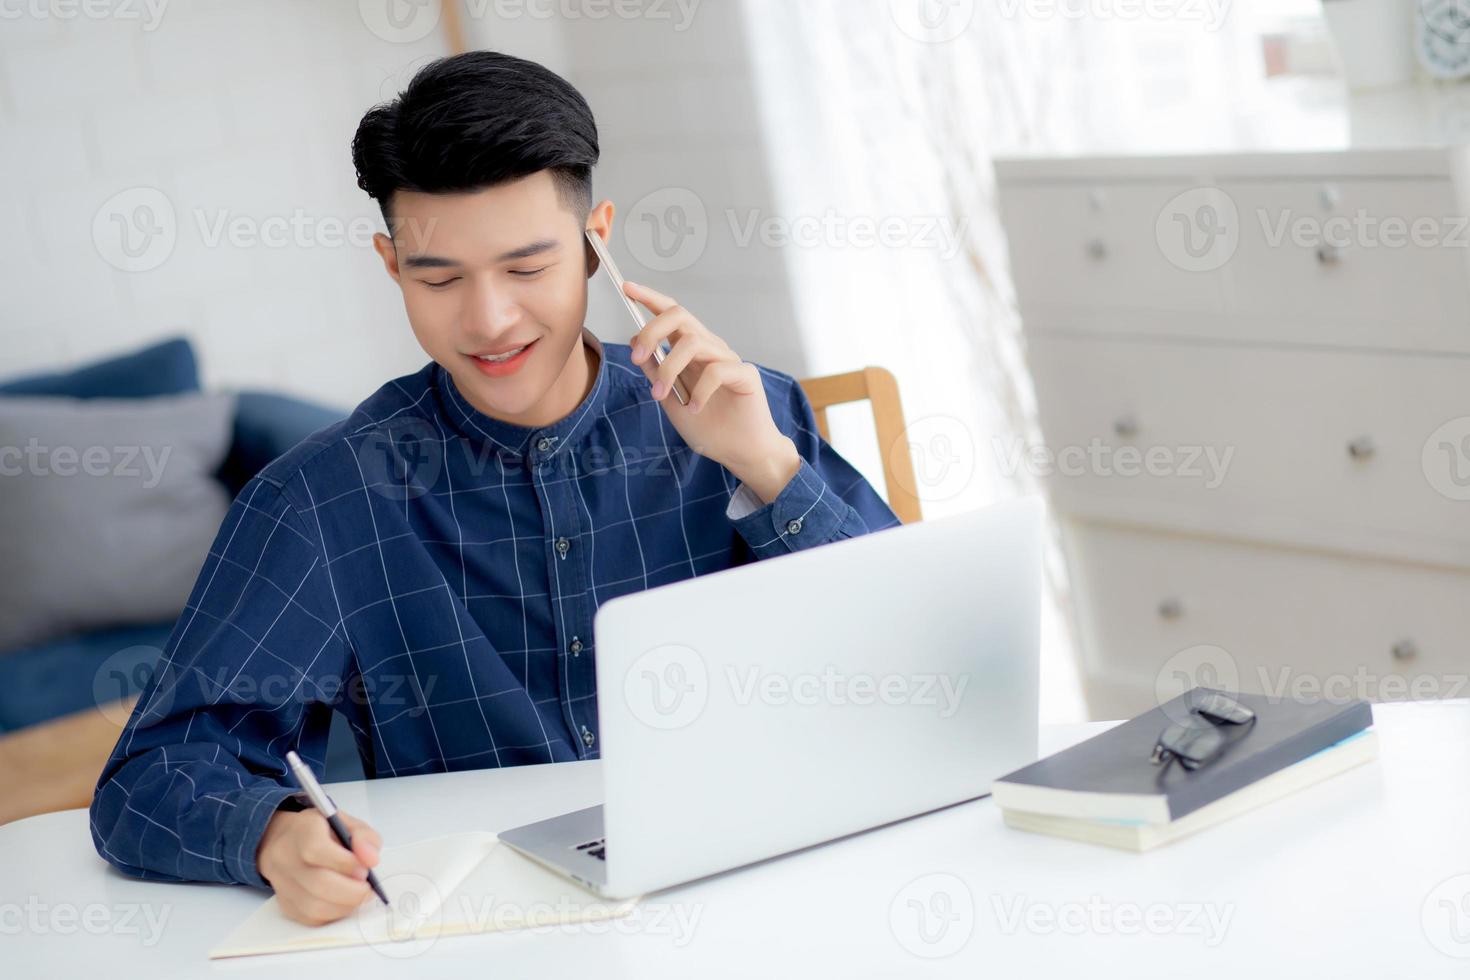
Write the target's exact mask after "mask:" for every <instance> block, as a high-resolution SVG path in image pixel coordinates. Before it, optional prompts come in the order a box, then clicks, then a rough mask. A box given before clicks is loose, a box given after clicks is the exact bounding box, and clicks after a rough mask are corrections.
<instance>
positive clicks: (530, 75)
mask: <svg viewBox="0 0 1470 980" xmlns="http://www.w3.org/2000/svg"><path fill="white" fill-rule="evenodd" d="M597 156H598V148H597V122H596V120H594V119H593V118H592V110H591V109H590V108H588V106H587V101H586V100H585V99H583V98H582V95H581V93H580V92H578V91H577V90H576V89H575V88H573V87H572V86H571V84H570V83H568V82H567V80H566V79H564V78H562V77H561V76H560V75H558V74H556V73H555V72H553V71H551V70H549V69H547V68H545V67H543V66H541V65H538V64H536V63H535V62H534V61H526V60H525V59H523V58H516V57H513V56H511V55H508V54H501V53H499V52H496V51H467V52H465V53H464V54H457V55H454V56H452V57H449V58H440V59H438V60H437V61H434V62H431V63H430V64H428V65H425V66H424V67H423V68H421V69H419V71H418V72H417V73H416V74H415V75H414V76H413V79H412V80H411V81H410V82H409V83H408V87H407V88H405V89H404V90H403V92H402V93H401V94H400V95H399V96H398V98H396V99H394V100H393V101H392V102H385V103H383V104H381V105H376V106H374V107H373V108H371V109H369V110H368V112H367V115H365V116H363V117H362V122H361V123H359V124H358V127H357V135H356V136H354V137H353V138H352V163H353V166H354V167H355V168H356V169H357V186H359V187H361V188H362V189H363V190H365V191H367V193H368V195H369V196H370V197H372V198H373V200H375V201H377V202H378V206H379V207H380V208H382V210H383V218H384V219H385V220H386V221H387V222H388V226H389V228H390V229H391V228H392V227H393V221H392V215H391V213H390V206H391V204H392V200H393V193H394V192H395V191H422V192H426V193H430V194H436V193H452V192H462V191H476V190H483V189H485V188H487V187H493V186H495V185H497V184H503V183H506V182H508V181H512V180H516V179H518V178H520V177H525V176H528V175H530V174H533V173H537V172H538V171H541V170H549V171H550V172H551V177H552V179H553V180H554V181H555V182H556V189H557V193H558V195H559V196H560V198H561V201H562V203H563V204H564V205H565V206H566V207H567V209H568V210H570V211H572V212H573V213H574V214H576V215H577V216H578V219H579V220H581V221H585V220H586V218H587V214H588V212H589V211H591V210H592V167H593V165H594V164H596V163H597Z"/></svg>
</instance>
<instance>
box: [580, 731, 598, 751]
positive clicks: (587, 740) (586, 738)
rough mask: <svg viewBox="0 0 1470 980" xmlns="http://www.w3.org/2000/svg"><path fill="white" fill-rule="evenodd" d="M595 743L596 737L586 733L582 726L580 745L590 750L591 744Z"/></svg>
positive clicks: (588, 732)
mask: <svg viewBox="0 0 1470 980" xmlns="http://www.w3.org/2000/svg"><path fill="white" fill-rule="evenodd" d="M595 741H597V736H596V735H593V734H592V733H591V732H590V731H588V730H587V726H586V725H583V726H582V744H583V745H585V746H587V747H588V748H589V749H590V748H592V743H593V742H595Z"/></svg>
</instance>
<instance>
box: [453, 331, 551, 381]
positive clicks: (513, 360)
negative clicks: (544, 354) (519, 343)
mask: <svg viewBox="0 0 1470 980" xmlns="http://www.w3.org/2000/svg"><path fill="white" fill-rule="evenodd" d="M538 342H539V338H538V339H537V340H533V341H531V342H530V343H529V344H527V345H526V346H525V347H524V348H522V350H521V352H520V353H519V354H517V355H515V356H514V357H510V358H507V359H505V360H503V361H487V360H485V359H484V358H482V357H478V356H476V355H474V354H468V355H466V356H467V357H469V359H470V360H471V362H473V363H474V365H475V367H476V368H478V369H479V371H480V373H481V374H485V375H489V376H490V377H492V378H499V377H504V376H505V375H508V374H514V373H515V372H517V371H519V370H520V369H521V365H523V364H525V363H526V360H527V359H528V358H529V357H530V356H531V354H532V352H534V351H535V350H536V344H537V343H538ZM507 349H508V350H515V348H514V347H511V348H507Z"/></svg>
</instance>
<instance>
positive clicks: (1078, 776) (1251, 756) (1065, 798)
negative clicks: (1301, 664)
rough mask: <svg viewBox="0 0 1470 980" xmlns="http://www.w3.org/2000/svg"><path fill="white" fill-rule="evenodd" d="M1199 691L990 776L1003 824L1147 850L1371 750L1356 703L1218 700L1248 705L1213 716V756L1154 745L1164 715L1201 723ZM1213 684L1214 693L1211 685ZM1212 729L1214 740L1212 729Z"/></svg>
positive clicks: (1361, 707) (1248, 697) (1369, 715)
mask: <svg viewBox="0 0 1470 980" xmlns="http://www.w3.org/2000/svg"><path fill="white" fill-rule="evenodd" d="M1201 693H1209V692H1202V690H1201V689H1195V690H1193V691H1186V692H1185V693H1184V694H1182V695H1180V696H1179V697H1178V698H1176V699H1174V700H1173V701H1170V702H1168V703H1167V704H1164V705H1162V706H1160V707H1158V708H1155V709H1154V710H1152V711H1149V712H1147V713H1145V714H1142V715H1139V716H1138V717H1137V718H1134V719H1132V720H1131V721H1126V722H1124V723H1123V724H1121V725H1118V726H1117V727H1115V728H1111V729H1109V730H1107V731H1106V732H1103V733H1102V734H1101V735H1098V736H1096V737H1094V738H1090V739H1088V740H1087V741H1085V742H1081V743H1079V744H1077V745H1074V746H1072V747H1071V748H1069V749H1066V750H1064V751H1062V752H1058V753H1056V754H1055V755H1051V756H1048V757H1046V758H1045V759H1042V760H1041V761H1039V762H1036V763H1033V764H1031V765H1029V766H1026V767H1025V768H1023V769H1018V770H1016V771H1015V772H1013V773H1011V774H1010V775H1008V776H1003V777H1002V778H1001V779H999V780H998V781H997V782H996V783H995V785H994V789H993V793H994V799H995V802H996V805H998V806H999V807H1000V808H1001V812H1002V815H1003V816H1004V819H1005V822H1006V825H1007V826H1010V827H1015V828H1017V829H1019V830H1029V831H1033V832H1035V833H1041V834H1051V835H1054V836H1057V837H1068V838H1071V839H1073V840H1080V841H1087V842H1089V843H1094V844H1106V845H1110V846H1112V847H1120V848H1124V849H1127V850H1134V851H1146V850H1149V849H1150V848H1154V847H1158V846H1160V845H1163V844H1168V843H1171V842H1173V841H1176V840H1178V839H1179V838H1181V837H1185V836H1187V835H1189V834H1192V833H1195V832H1196V831H1199V830H1203V829H1204V828H1206V827H1210V826H1212V825H1214V824H1217V823H1220V822H1221V821H1224V820H1228V819H1230V818H1231V817H1234V816H1237V815H1238V814H1241V813H1244V812H1246V811H1247V810H1253V809H1255V808H1257V807H1260V806H1263V805H1265V804H1267V803H1270V802H1272V801H1273V800H1278V799H1280V798H1281V797H1283V796H1286V795H1288V794H1290V793H1294V792H1296V791H1297V790H1300V789H1303V788H1305V787H1307V786H1311V785H1312V784H1313V783H1318V782H1321V781H1322V780H1324V779H1327V778H1329V777H1331V776H1334V775H1336V774H1338V773H1340V772H1343V771H1345V770H1347V769H1351V768H1353V767H1354V766H1357V765H1361V764H1362V763H1365V762H1368V761H1370V760H1372V759H1374V758H1376V757H1377V755H1378V737H1377V735H1376V734H1375V733H1374V732H1373V731H1372V727H1371V726H1372V724H1373V712H1372V709H1371V707H1370V706H1369V705H1368V704H1367V703H1366V702H1364V701H1358V700H1352V701H1348V702H1341V701H1315V702H1302V701H1295V700H1290V699H1281V698H1269V697H1267V696H1265V695H1252V694H1231V695H1229V696H1228V697H1229V698H1230V699H1233V701H1235V702H1237V703H1238V704H1239V705H1242V706H1244V707H1245V708H1246V709H1249V711H1250V712H1253V713H1254V716H1255V717H1254V719H1253V720H1252V721H1251V722H1250V723H1249V724H1246V725H1221V726H1220V728H1221V731H1220V733H1219V739H1218V741H1219V743H1220V745H1219V748H1218V751H1217V754H1216V755H1215V756H1214V757H1213V758H1211V759H1209V760H1208V761H1206V762H1203V763H1201V764H1199V765H1198V766H1197V768H1194V769H1190V768H1186V766H1185V765H1184V764H1183V761H1182V760H1181V759H1179V758H1177V757H1176V758H1171V757H1169V754H1168V753H1163V755H1164V758H1163V759H1159V758H1158V755H1159V753H1156V751H1155V748H1156V746H1157V745H1158V744H1159V741H1160V736H1161V735H1162V734H1163V733H1164V732H1165V731H1166V729H1168V728H1169V726H1170V725H1171V724H1174V723H1178V722H1184V723H1185V724H1187V725H1188V724H1194V725H1198V726H1199V727H1200V728H1208V726H1209V724H1210V723H1209V722H1208V721H1207V720H1201V719H1200V718H1199V717H1198V712H1197V710H1196V708H1195V706H1196V705H1197V704H1198V703H1199V698H1200V695H1201ZM1215 693H1218V692H1215ZM1207 734H1210V735H1211V737H1212V738H1213V737H1214V734H1213V733H1207Z"/></svg>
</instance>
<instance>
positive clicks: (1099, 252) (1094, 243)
mask: <svg viewBox="0 0 1470 980" xmlns="http://www.w3.org/2000/svg"><path fill="white" fill-rule="evenodd" d="M1087 257H1088V258H1090V259H1095V260H1098V261H1101V260H1102V259H1105V258H1107V257H1108V243H1107V242H1105V241H1103V240H1102V239H1101V238H1090V239H1088V241H1087Z"/></svg>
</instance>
